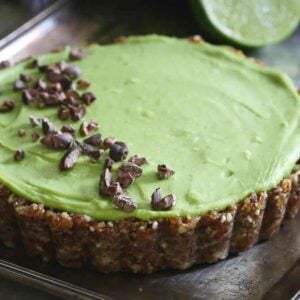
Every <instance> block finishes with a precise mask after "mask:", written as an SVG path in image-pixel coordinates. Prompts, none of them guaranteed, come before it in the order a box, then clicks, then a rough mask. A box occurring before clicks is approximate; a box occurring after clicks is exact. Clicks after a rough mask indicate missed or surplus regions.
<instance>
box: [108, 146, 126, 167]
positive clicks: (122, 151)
mask: <svg viewBox="0 0 300 300" xmlns="http://www.w3.org/2000/svg"><path fill="white" fill-rule="evenodd" d="M127 155H128V147H127V145H126V144H125V143H123V142H115V143H114V144H113V145H112V146H111V147H110V150H109V157H110V158H111V159H112V160H114V161H115V162H118V161H121V160H124V159H126V157H127Z"/></svg>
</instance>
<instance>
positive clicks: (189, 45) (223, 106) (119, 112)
mask: <svg viewBox="0 0 300 300" xmlns="http://www.w3.org/2000/svg"><path fill="white" fill-rule="evenodd" d="M0 93H1V94H0V216H1V218H0V241H2V242H3V244H4V245H6V246H8V247H24V249H25V250H26V251H27V253H28V254H29V255H31V256H40V257H42V258H43V259H44V260H56V261H58V262H59V263H60V264H62V265H64V266H67V267H81V266H88V267H91V268H93V269H96V270H98V271H101V272H116V271H121V270H127V271H132V272H143V273H151V272H153V271H156V270H159V269H167V268H174V269H186V268H188V267H190V266H191V265H193V264H199V263H210V262H215V261H217V260H219V259H224V258H226V257H227V256H228V255H229V254H230V253H239V252H241V251H244V250H246V249H248V248H249V247H251V246H252V245H254V244H255V243H256V242H257V241H258V240H265V239H268V238H270V237H271V236H272V235H273V234H274V233H275V232H277V230H278V229H279V227H280V226H281V224H282V223H283V222H284V221H285V220H288V219H290V218H293V217H295V216H296V214H297V212H298V210H299V206H300V189H299V188H300V186H299V172H298V169H297V161H298V159H299V157H300V118H299V117H300V98H299V95H298V94H297V92H296V89H295V88H294V87H293V85H292V83H291V81H290V80H289V78H287V77H286V76H285V75H283V74H281V73H279V72H277V71H275V70H272V69H270V68H267V67H265V66H263V65H262V64H258V63H257V62H255V61H254V60H252V59H250V58H246V57H244V56H243V55H242V54H241V53H240V52H237V51H232V49H230V48H227V47H221V46H218V47H217V46H213V45H210V44H208V43H205V42H203V41H202V40H201V38H199V37H192V38H189V39H176V38H170V37H164V36H155V35H152V36H145V37H132V38H120V39H118V42H117V43H115V44H113V45H108V46H99V45H92V46H90V47H88V48H86V49H84V50H82V49H69V48H66V49H64V50H61V51H56V52H52V53H49V54H46V55H43V56H40V57H38V58H35V59H29V60H26V61H23V62H20V63H18V64H16V65H15V66H10V65H9V63H8V62H1V63H0Z"/></svg>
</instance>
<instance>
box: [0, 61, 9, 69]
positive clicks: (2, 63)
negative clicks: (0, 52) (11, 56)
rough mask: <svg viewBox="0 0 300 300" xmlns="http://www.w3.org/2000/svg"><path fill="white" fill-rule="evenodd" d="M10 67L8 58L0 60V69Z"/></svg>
mask: <svg viewBox="0 0 300 300" xmlns="http://www.w3.org/2000/svg"><path fill="white" fill-rule="evenodd" d="M8 67H10V62H9V61H8V60H2V61H0V70H1V69H5V68H8Z"/></svg>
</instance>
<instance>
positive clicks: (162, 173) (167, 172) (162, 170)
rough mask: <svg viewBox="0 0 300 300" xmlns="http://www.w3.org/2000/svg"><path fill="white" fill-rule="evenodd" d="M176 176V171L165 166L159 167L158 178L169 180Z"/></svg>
mask: <svg viewBox="0 0 300 300" xmlns="http://www.w3.org/2000/svg"><path fill="white" fill-rule="evenodd" d="M174 174H175V171H173V170H171V169H170V168H168V167H167V166H166V165H164V164H163V165H158V166H157V176H158V178H160V179H168V178H170V177H171V176H172V175H174Z"/></svg>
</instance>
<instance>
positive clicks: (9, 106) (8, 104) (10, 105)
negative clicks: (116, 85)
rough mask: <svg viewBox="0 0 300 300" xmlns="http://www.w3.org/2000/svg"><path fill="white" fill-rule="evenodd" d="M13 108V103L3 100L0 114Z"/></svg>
mask: <svg viewBox="0 0 300 300" xmlns="http://www.w3.org/2000/svg"><path fill="white" fill-rule="evenodd" d="M14 108H15V102H14V101H13V100H5V101H4V102H3V103H2V104H1V106H0V113H6V112H9V111H12V110H13V109H14Z"/></svg>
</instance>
